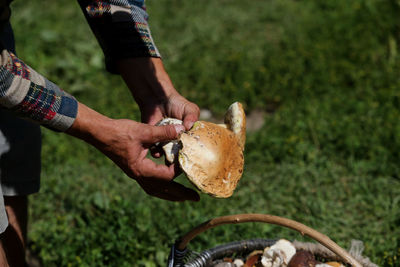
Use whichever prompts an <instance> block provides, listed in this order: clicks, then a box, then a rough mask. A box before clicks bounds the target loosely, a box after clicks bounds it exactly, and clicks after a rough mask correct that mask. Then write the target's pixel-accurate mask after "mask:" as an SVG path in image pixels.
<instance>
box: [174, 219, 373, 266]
mask: <svg viewBox="0 0 400 267" xmlns="http://www.w3.org/2000/svg"><path fill="white" fill-rule="evenodd" d="M246 222H263V223H270V224H276V225H280V226H283V227H287V228H291V229H293V230H296V231H298V232H300V233H301V234H302V235H306V236H309V237H311V238H312V239H314V240H315V241H317V242H318V243H305V242H298V241H293V242H292V244H293V245H294V246H295V247H296V249H303V250H307V251H310V252H312V253H313V255H314V256H315V257H316V258H317V259H323V260H324V261H332V260H333V261H340V262H343V263H344V264H345V265H348V266H355V267H361V266H365V267H376V266H377V265H375V264H374V263H372V262H370V260H369V259H368V258H365V257H362V255H361V252H362V250H360V249H353V250H350V252H347V251H346V250H344V249H343V248H341V247H339V246H338V245H337V244H336V243H335V242H333V241H332V240H331V239H330V238H329V237H327V236H326V235H323V234H321V233H319V232H317V231H316V230H314V229H312V228H310V227H308V226H306V225H304V224H301V223H299V222H296V221H293V220H290V219H286V218H282V217H278V216H273V215H266V214H237V215H230V216H222V217H217V218H214V219H211V220H209V221H206V222H204V223H202V224H200V225H198V226H196V227H195V228H193V229H192V230H190V231H189V232H188V233H186V234H185V235H184V236H182V237H181V238H179V239H178V241H177V242H176V243H175V244H174V245H173V246H172V248H171V252H170V255H169V258H168V267H182V266H185V267H206V266H213V265H214V264H215V263H218V262H219V261H221V260H222V259H223V258H224V257H231V256H232V255H247V254H248V253H250V252H252V251H254V250H262V249H264V248H265V247H267V246H271V245H273V244H274V243H275V241H276V240H272V239H252V240H241V241H236V242H231V243H226V244H223V245H219V246H217V247H214V248H211V249H207V250H205V251H203V252H201V253H195V252H193V251H190V249H188V248H187V245H188V243H189V242H190V241H191V240H192V239H193V238H195V237H196V236H197V235H199V234H201V233H202V232H204V231H206V230H207V229H210V228H214V227H216V226H220V225H224V224H237V223H246ZM356 247H357V246H356ZM358 247H359V246H358Z"/></svg>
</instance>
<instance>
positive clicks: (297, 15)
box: [12, 0, 400, 266]
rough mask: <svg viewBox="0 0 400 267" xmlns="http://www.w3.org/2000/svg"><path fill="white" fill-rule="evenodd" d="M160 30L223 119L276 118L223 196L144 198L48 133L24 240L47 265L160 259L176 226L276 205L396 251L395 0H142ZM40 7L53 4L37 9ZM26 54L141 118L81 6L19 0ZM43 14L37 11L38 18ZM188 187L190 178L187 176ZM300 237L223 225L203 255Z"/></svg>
mask: <svg viewBox="0 0 400 267" xmlns="http://www.w3.org/2000/svg"><path fill="white" fill-rule="evenodd" d="M147 5H148V11H149V13H150V16H151V19H150V24H151V27H152V32H153V37H154V39H155V40H156V41H157V43H158V48H159V49H160V51H161V53H162V54H163V58H164V63H165V65H166V68H167V70H168V72H169V74H170V76H171V78H172V80H173V81H174V83H175V86H176V87H177V88H178V90H179V91H180V92H181V93H182V94H183V95H184V96H186V97H188V98H189V99H191V100H192V101H194V102H196V103H197V104H198V105H199V106H200V107H202V108H207V109H209V110H211V111H212V112H213V113H214V114H215V116H221V115H222V114H223V113H224V111H225V110H226V108H227V107H228V106H229V105H230V104H231V103H232V102H234V101H241V102H242V103H243V104H244V105H245V107H246V110H247V111H248V112H250V111H252V110H254V109H261V110H264V111H266V112H267V113H268V115H267V116H266V118H265V123H264V126H263V127H262V128H261V129H260V130H258V131H257V132H253V133H250V134H249V135H248V140H247V144H246V154H245V160H246V165H245V172H244V175H243V178H242V180H241V182H240V183H239V186H238V188H237V191H236V192H235V194H234V195H233V196H232V197H231V198H229V199H213V198H211V197H208V196H205V195H202V198H201V201H200V202H199V203H169V202H164V201H161V200H158V199H155V198H151V197H149V196H147V195H146V194H145V193H144V192H143V191H142V190H141V189H140V188H139V186H138V185H137V184H136V183H135V182H134V181H132V180H130V179H129V178H127V177H126V176H125V175H124V174H123V173H122V172H121V171H120V170H119V169H118V168H117V167H115V166H114V165H113V164H112V163H111V162H110V161H109V160H107V159H105V158H104V157H103V156H102V155H101V154H100V153H99V152H97V151H96V150H95V149H93V148H91V147H89V146H88V145H86V144H85V143H83V142H81V141H79V140H74V139H73V138H71V137H68V136H65V135H63V134H59V133H54V132H51V131H49V130H47V129H43V144H44V145H43V152H42V158H43V175H42V188H41V192H40V193H39V194H36V195H34V196H32V198H31V202H30V208H31V209H30V226H29V227H30V228H29V235H30V237H29V238H30V241H29V244H30V248H31V249H32V250H33V251H34V252H35V253H36V254H37V255H38V256H39V257H40V259H41V261H42V264H43V266H163V265H164V266H165V263H166V258H167V254H168V250H169V247H170V245H171V244H172V243H173V242H174V240H175V239H176V238H178V237H179V235H181V234H183V233H185V232H186V231H188V230H189V229H190V228H192V227H194V226H195V225H197V224H198V223H200V222H203V221H204V220H207V219H209V218H212V217H215V216H221V215H228V214H234V213H250V212H255V213H268V214H274V215H278V216H283V217H287V218H291V219H295V220H298V221H300V222H302V223H304V224H306V225H308V226H310V227H313V228H315V229H317V230H319V231H321V232H323V233H325V234H326V235H328V236H329V237H331V239H333V240H335V241H336V242H338V243H339V244H340V245H341V246H343V247H345V248H347V247H348V246H349V244H350V242H351V240H352V239H358V240H362V241H363V242H364V245H365V251H364V254H365V255H366V256H368V257H370V258H371V260H372V261H373V262H375V263H377V264H378V265H379V266H399V264H400V262H399V257H400V238H399V236H400V227H399V226H400V209H399V206H400V177H399V173H400V172H399V171H400V169H399V168H400V167H399V162H400V153H399V151H400V126H399V123H398V118H399V115H400V93H399V92H400V91H399V85H400V79H399V75H398V74H399V70H400V61H399V55H398V51H399V48H398V44H399V41H400V40H399V36H400V35H399V33H400V32H399V29H400V23H399V22H398V18H397V14H398V12H399V9H400V4H399V3H398V2H397V1H395V0H392V1H389V0H388V1H380V0H367V1H361V0H356V1H351V2H348V1H345V0H340V1H324V2H321V1H293V0H284V1H275V0H271V1H261V0H255V1H250V2H246V4H244V3H243V1H238V0H234V1H218V2H215V1H195V0H188V1H178V0H168V1H167V0H158V1H148V3H147ZM43 6H45V7H46V8H43ZM12 7H13V20H12V21H13V24H14V29H15V33H16V39H17V52H18V54H19V56H20V57H21V58H22V59H23V60H24V61H25V62H26V63H28V64H30V65H31V66H32V67H34V68H35V69H36V70H38V71H39V72H40V73H42V74H45V75H46V76H47V77H48V78H49V79H51V80H52V81H54V82H56V83H57V84H59V85H60V86H61V87H62V88H64V89H65V90H66V91H68V92H71V93H72V94H74V95H75V96H76V97H77V98H78V99H79V100H80V101H82V102H84V103H85V104H88V105H89V106H91V107H93V108H95V109H96V110H98V111H100V112H102V113H103V114H106V115H108V116H110V117H114V118H123V117H124V118H131V119H136V120H137V119H139V117H140V116H139V110H138V107H137V106H136V104H135V103H134V102H133V100H131V97H130V96H129V92H128V90H127V89H126V88H125V87H124V85H123V82H122V80H121V79H120V78H119V77H117V76H113V75H110V74H108V73H106V72H105V70H104V67H103V63H102V53H101V50H100V48H99V46H98V44H97V42H96V40H95V38H94V37H93V34H92V33H91V32H90V29H89V27H88V26H87V24H86V22H85V20H84V17H83V15H82V14H81V12H80V10H79V7H78V5H77V4H76V3H75V2H73V1H72V2H71V1H66V0H60V1H57V2H55V1H35V0H32V1H28V2H26V3H25V2H23V1H15V2H14V3H13V5H12ZM32 14H35V16H32ZM177 179H178V180H179V181H182V183H187V182H186V180H185V178H184V177H178V178H177ZM254 237H265V238H281V237H282V238H288V239H301V240H302V238H301V236H300V235H299V234H297V233H294V232H292V231H290V230H286V229H282V228H280V227H276V226H270V225H260V224H250V225H239V226H226V227H225V226H224V227H220V228H216V229H213V230H210V231H209V232H206V233H204V234H202V235H201V236H199V237H198V238H196V239H195V240H194V241H193V243H191V247H192V248H193V249H197V250H201V249H205V248H209V247H211V246H213V245H216V244H218V243H223V242H228V241H233V240H237V239H243V238H254Z"/></svg>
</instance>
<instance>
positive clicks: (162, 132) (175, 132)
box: [147, 124, 185, 144]
mask: <svg viewBox="0 0 400 267" xmlns="http://www.w3.org/2000/svg"><path fill="white" fill-rule="evenodd" d="M184 130H185V127H184V126H183V125H176V124H175V125H165V126H152V134H151V136H149V139H148V140H147V141H148V142H149V143H153V144H154V143H157V142H165V141H171V140H175V139H177V138H178V136H179V134H180V133H181V132H183V131H184Z"/></svg>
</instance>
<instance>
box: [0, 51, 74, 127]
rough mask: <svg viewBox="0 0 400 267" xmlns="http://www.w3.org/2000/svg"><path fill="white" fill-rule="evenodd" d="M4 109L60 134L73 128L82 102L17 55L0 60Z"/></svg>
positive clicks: (4, 53) (4, 54) (3, 55)
mask: <svg viewBox="0 0 400 267" xmlns="http://www.w3.org/2000/svg"><path fill="white" fill-rule="evenodd" d="M0 61H1V66H0V105H1V106H3V107H5V108H7V109H10V110H13V111H14V112H15V113H16V114H18V115H19V116H21V117H25V118H28V119H30V120H32V121H35V122H38V123H40V124H42V125H43V126H46V127H48V128H50V129H53V130H56V131H65V130H67V129H68V128H69V127H71V125H72V124H73V122H74V120H75V118H76V115H77V111H78V102H77V101H76V100H75V98H74V97H72V96H71V95H69V94H67V93H66V92H64V91H63V90H61V89H60V88H59V87H58V86H57V85H55V84H54V83H52V82H51V81H49V80H47V79H46V78H44V77H43V76H41V75H40V74H38V73H37V72H36V71H34V70H33V69H32V68H30V67H29V66H27V65H25V63H24V62H22V61H21V60H19V59H18V58H17V57H16V56H15V55H14V54H12V53H10V52H8V51H7V50H3V51H2V52H1V56H0Z"/></svg>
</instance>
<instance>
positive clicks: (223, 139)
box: [158, 102, 246, 198]
mask: <svg viewBox="0 0 400 267" xmlns="http://www.w3.org/2000/svg"><path fill="white" fill-rule="evenodd" d="M168 124H182V121H180V120H177V119H172V118H166V119H163V120H162V121H160V122H159V123H158V125H168ZM245 141H246V116H245V113H244V110H243V107H242V105H241V104H240V103H239V102H235V103H233V104H232V105H231V106H230V107H229V109H228V111H227V112H226V114H225V119H224V124H215V123H211V122H206V121H197V122H195V123H194V125H193V127H192V128H191V129H190V130H189V131H187V132H184V133H182V134H181V135H180V136H179V138H178V140H174V141H171V142H169V143H166V144H165V143H164V144H161V145H162V148H163V150H164V153H165V158H166V160H167V161H169V162H170V163H173V162H176V163H179V167H180V168H181V169H182V170H183V172H184V173H185V174H186V176H187V177H188V179H189V180H190V181H191V182H192V183H193V184H194V185H195V186H196V187H197V188H198V189H200V190H201V191H202V192H204V193H207V194H209V195H212V196H214V197H219V198H227V197H230V196H231V195H232V194H233V191H234V190H235V188H236V185H237V183H238V182H239V180H240V178H241V177H242V173H243V165H244V157H243V150H244V144H245Z"/></svg>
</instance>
